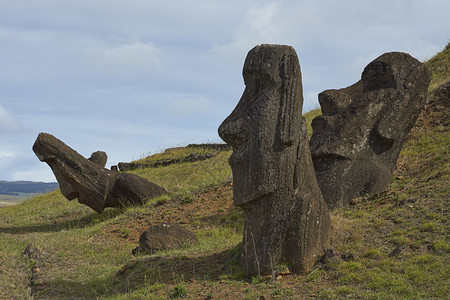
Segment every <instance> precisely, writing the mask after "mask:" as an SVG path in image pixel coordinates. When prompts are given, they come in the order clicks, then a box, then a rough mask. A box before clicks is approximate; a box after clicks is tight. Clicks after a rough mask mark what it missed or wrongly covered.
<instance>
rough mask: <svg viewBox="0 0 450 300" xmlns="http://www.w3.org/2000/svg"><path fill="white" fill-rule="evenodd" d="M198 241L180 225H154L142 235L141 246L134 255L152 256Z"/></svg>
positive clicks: (135, 250)
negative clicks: (156, 252) (147, 254)
mask: <svg viewBox="0 0 450 300" xmlns="http://www.w3.org/2000/svg"><path fill="white" fill-rule="evenodd" d="M196 241H197V238H196V237H195V235H194V233H193V232H191V231H190V230H188V229H186V228H184V227H183V226H181V225H179V224H173V223H168V224H159V225H154V226H152V227H150V228H149V229H147V230H146V231H144V232H143V233H142V234H141V237H140V238H139V246H138V247H137V248H135V249H134V250H133V254H137V253H149V254H151V253H153V252H155V251H158V250H166V249H173V248H177V247H180V246H183V245H186V244H188V243H195V242H196Z"/></svg>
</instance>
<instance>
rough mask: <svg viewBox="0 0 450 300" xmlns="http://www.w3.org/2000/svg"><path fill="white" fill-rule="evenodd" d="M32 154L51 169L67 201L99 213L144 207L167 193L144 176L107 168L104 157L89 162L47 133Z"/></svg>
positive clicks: (40, 136)
mask: <svg viewBox="0 0 450 300" xmlns="http://www.w3.org/2000/svg"><path fill="white" fill-rule="evenodd" d="M33 151H34V153H36V156H37V157H38V158H39V160H41V161H43V162H46V163H47V164H48V165H49V166H50V168H51V169H52V171H53V173H54V174H55V177H56V179H57V180H58V183H59V187H60V189H61V192H62V194H63V195H64V196H65V197H66V198H67V199H68V200H73V199H75V198H78V201H79V202H80V203H83V204H85V205H87V206H89V207H91V208H92V209H93V210H95V211H96V212H98V213H101V212H102V211H103V210H104V209H105V207H123V206H125V205H129V204H142V203H144V202H145V201H146V200H147V199H150V198H153V197H157V196H160V195H162V194H165V193H166V190H165V189H164V188H162V187H160V186H158V185H156V184H154V183H152V182H149V181H148V180H146V179H144V178H142V177H139V176H136V175H133V174H129V173H117V172H113V171H109V170H107V169H105V168H104V167H103V166H104V163H103V158H104V157H103V155H101V154H100V155H94V157H95V156H99V157H100V158H102V159H95V158H94V159H93V161H91V160H88V159H86V158H84V157H83V156H81V155H80V154H78V153H77V152H76V151H74V150H73V149H71V148H70V147H69V146H67V145H66V144H64V143H63V142H62V141H60V140H58V139H57V138H55V137H54V136H52V135H50V134H47V133H40V134H39V136H38V137H37V139H36V142H35V143H34V145H33ZM94 153H95V152H94ZM105 155H106V154H105ZM94 161H95V162H94ZM105 163H106V162H105ZM102 165H103V166H102Z"/></svg>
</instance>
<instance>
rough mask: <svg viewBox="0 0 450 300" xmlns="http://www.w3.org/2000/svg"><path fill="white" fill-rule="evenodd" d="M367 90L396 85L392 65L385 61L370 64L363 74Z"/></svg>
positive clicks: (364, 88)
mask: <svg viewBox="0 0 450 300" xmlns="http://www.w3.org/2000/svg"><path fill="white" fill-rule="evenodd" d="M361 81H362V82H363V90H364V91H365V92H367V91H371V90H377V89H384V88H393V87H395V78H394V74H393V72H392V69H391V67H390V66H389V65H388V64H387V63H385V62H384V61H374V62H371V63H370V64H368V65H367V66H366V67H365V68H364V71H363V73H362V75H361Z"/></svg>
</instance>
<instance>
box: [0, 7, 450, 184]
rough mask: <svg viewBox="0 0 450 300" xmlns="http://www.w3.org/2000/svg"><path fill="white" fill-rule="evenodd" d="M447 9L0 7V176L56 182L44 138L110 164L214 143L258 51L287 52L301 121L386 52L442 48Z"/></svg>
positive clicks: (423, 54)
mask: <svg viewBox="0 0 450 300" xmlns="http://www.w3.org/2000/svg"><path fill="white" fill-rule="evenodd" d="M449 12H450V1H448V0H376V1H374V0H367V1H361V0H341V1H337V0H308V1H306V0H297V1H294V0H292V1H289V0H286V1H284V0H279V1H264V0H263V1H252V0H227V1H218V0H217V1H216V0H204V1H199V0H189V1H186V0H184V1H181V0H172V1H154V0H128V1H116V0H97V1H90V0H89V1H87V0H76V1H75V0H27V1H25V0H14V1H11V0H0V180H34V181H54V180H55V178H54V176H53V174H52V173H51V171H50V168H49V167H48V166H47V165H46V164H44V163H41V162H39V160H38V159H37V157H36V156H35V155H34V153H33V152H32V150H31V147H32V145H33V143H34V140H35V139H36V137H37V135H38V133H39V132H47V133H50V134H53V135H54V136H56V137H57V138H59V139H61V140H62V141H64V142H65V143H66V144H67V145H69V146H70V147H72V148H73V149H75V150H76V151H78V152H79V153H80V154H82V155H84V156H86V157H89V156H90V154H91V153H92V152H93V151H96V150H103V151H105V152H106V153H107V154H108V157H109V159H108V164H107V167H109V166H110V165H112V164H117V163H118V162H120V161H131V160H134V159H138V158H140V157H143V156H144V155H147V154H149V153H155V152H158V151H160V150H163V149H165V148H168V147H173V146H183V145H186V144H188V143H201V142H218V141H220V138H219V137H218V135H217V127H218V126H219V125H220V123H221V122H222V120H223V119H224V118H225V117H226V116H227V115H228V114H229V113H230V112H231V110H232V109H233V108H234V106H235V105H236V104H237V102H238V100H239V98H240V96H241V94H242V91H243V89H244V85H243V81H242V76H241V73H242V66H243V62H244V60H245V56H246V54H247V52H248V51H249V50H250V49H251V48H253V47H254V46H255V45H257V44H262V43H276V44H288V45H291V46H293V47H294V48H295V49H296V51H297V53H298V56H299V59H300V65H301V69H302V75H303V93H304V98H305V102H304V106H303V112H307V111H309V110H311V109H313V108H317V107H318V102H317V94H318V93H319V92H321V91H323V90H325V89H329V88H342V87H346V86H348V85H350V84H352V83H354V82H356V81H357V80H359V78H360V74H361V72H362V70H363V68H364V66H365V65H367V64H368V63H369V62H370V61H371V60H373V59H375V58H376V57H377V56H379V55H381V54H382V53H384V52H389V51H403V52H408V53H410V54H411V55H413V56H414V57H416V58H417V59H419V60H421V61H424V60H426V59H428V58H430V57H432V56H433V55H434V54H436V53H437V52H439V51H440V50H442V49H443V48H444V47H445V45H446V44H447V42H448V41H449V40H450V31H449V28H450V18H449V17H448V13H449Z"/></svg>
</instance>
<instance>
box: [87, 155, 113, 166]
mask: <svg viewBox="0 0 450 300" xmlns="http://www.w3.org/2000/svg"><path fill="white" fill-rule="evenodd" d="M88 160H90V161H92V162H95V163H96V164H97V165H99V166H100V167H102V168H104V167H105V166H106V162H107V161H108V155H106V153H105V152H103V151H95V152H93V153H92V154H91V157H89V158H88Z"/></svg>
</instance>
